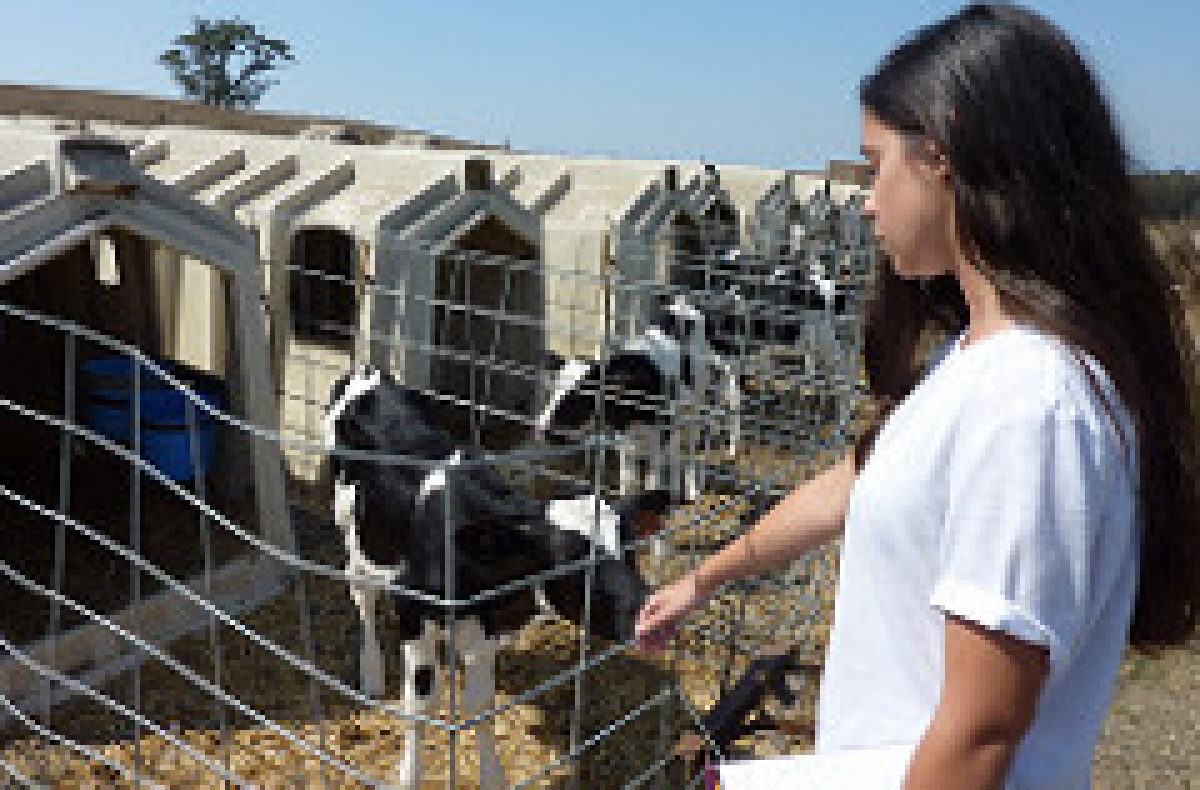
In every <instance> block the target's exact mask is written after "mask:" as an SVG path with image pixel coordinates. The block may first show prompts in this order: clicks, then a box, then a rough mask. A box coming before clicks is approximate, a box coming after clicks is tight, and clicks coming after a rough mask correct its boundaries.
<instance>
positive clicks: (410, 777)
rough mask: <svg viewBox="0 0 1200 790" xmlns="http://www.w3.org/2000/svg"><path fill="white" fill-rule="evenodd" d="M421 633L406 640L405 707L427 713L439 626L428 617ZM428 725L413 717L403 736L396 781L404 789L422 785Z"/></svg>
mask: <svg viewBox="0 0 1200 790" xmlns="http://www.w3.org/2000/svg"><path fill="white" fill-rule="evenodd" d="M421 629H422V630H421V636H420V637H418V638H417V639H414V640H412V641H410V642H405V643H404V646H403V648H402V652H403V654H404V710H405V712H406V713H410V714H414V715H426V714H427V713H428V712H429V710H430V708H431V707H432V703H434V702H435V701H436V700H437V686H438V683H437V661H438V651H437V646H438V645H437V626H436V625H435V624H434V623H433V622H431V621H429V620H426V621H425V622H424V623H423V624H422V626H421ZM424 732H425V724H424V722H421V721H419V720H415V719H414V720H412V721H411V722H410V723H409V725H408V733H407V735H406V737H405V739H404V752H403V753H402V754H401V755H400V767H399V768H398V769H397V770H396V780H397V784H398V785H399V786H400V787H402V788H405V790H419V789H420V787H421V775H422V765H421V741H422V739H423V736H424Z"/></svg>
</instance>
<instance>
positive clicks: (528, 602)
mask: <svg viewBox="0 0 1200 790" xmlns="http://www.w3.org/2000/svg"><path fill="white" fill-rule="evenodd" d="M92 128H93V131H92V132H90V133H86V132H78V131H65V130H61V129H56V128H55V126H54V125H53V124H49V123H46V122H40V121H39V122H34V121H22V120H20V119H17V120H9V121H7V122H4V123H0V143H2V145H0V358H2V359H3V363H4V370H5V375H4V376H3V378H0V431H2V432H3V437H2V439H3V440H2V441H0V523H2V524H3V526H4V528H5V530H6V531H7V532H6V537H7V538H8V540H6V541H5V544H4V545H5V548H4V549H3V550H2V551H0V579H3V583H2V591H0V595H4V596H5V598H4V603H5V606H4V613H3V615H2V616H0V620H3V623H4V625H3V629H2V634H0V646H2V647H3V651H2V652H0V660H2V663H0V769H2V770H3V771H4V772H6V773H7V775H8V776H10V777H12V779H13V781H14V782H15V783H18V784H25V785H31V786H61V787H84V786H96V787H110V786H113V787H137V786H146V787H218V786H231V787H318V786H322V787H347V788H349V787H355V788H358V787H403V788H416V787H418V786H421V787H430V786H436V787H487V788H499V787H554V788H582V787H586V788H609V787H612V788H618V787H620V788H625V787H682V786H689V787H699V786H701V782H702V778H701V774H700V773H699V772H698V771H697V765H696V763H695V760H693V759H692V757H693V756H694V754H695V753H696V752H697V750H699V751H704V750H706V749H707V750H708V751H710V752H713V753H719V754H721V755H723V756H729V755H731V754H739V753H741V754H745V753H757V754H769V753H773V752H778V751H781V750H787V749H796V748H801V747H803V746H805V745H807V744H809V743H810V742H811V733H809V732H808V730H807V727H808V725H809V724H810V723H811V721H812V715H813V709H812V708H813V702H814V696H813V692H815V686H814V685H813V684H812V683H806V682H804V680H803V678H799V680H798V684H797V685H795V687H794V688H793V689H792V691H793V692H794V694H785V695H784V696H785V697H786V699H785V700H784V701H783V702H780V703H779V704H778V705H775V704H774V703H771V704H772V705H774V707H773V708H771V710H769V711H767V713H769V715H770V716H771V717H772V721H773V722H774V723H775V724H773V725H772V727H771V728H770V732H768V733H766V734H762V735H757V736H748V737H746V738H743V739H742V740H741V741H738V742H736V743H733V742H732V739H731V737H730V736H729V735H728V733H730V732H735V731H739V730H738V725H739V724H741V723H744V722H741V721H740V720H739V721H733V720H730V719H729V716H727V715H726V714H725V713H720V715H719V716H718V718H720V719H721V720H720V721H719V722H718V721H716V720H714V719H713V715H715V714H713V712H714V711H718V712H720V711H726V710H728V709H730V704H729V700H728V699H723V698H722V693H723V692H724V691H727V690H729V689H730V688H731V687H733V686H734V685H735V684H736V682H737V680H738V678H739V676H740V675H741V673H742V672H743V670H745V668H746V667H748V666H750V664H751V662H752V661H754V659H756V658H759V657H761V656H762V655H764V653H766V654H770V655H776V654H780V655H786V656H787V658H788V663H787V666H788V667H796V666H807V667H809V668H810V669H811V668H812V661H813V660H814V659H815V658H816V657H819V656H820V655H821V652H822V647H823V643H824V640H825V639H826V638H827V629H828V620H829V618H828V613H829V608H830V606H831V603H832V593H833V578H834V568H833V562H832V558H833V557H835V556H836V547H830V548H827V549H825V550H822V551H821V552H817V553H814V554H813V555H812V556H810V557H808V558H805V559H804V560H803V561H801V562H798V563H796V564H795V565H794V566H793V567H790V568H788V569H786V570H785V571H782V572H780V573H779V574H777V575H775V576H773V577H770V578H767V579H763V580H759V581H756V582H752V583H751V582H748V583H745V584H740V585H736V586H733V587H731V588H729V589H728V590H725V591H723V592H722V593H721V594H720V595H719V596H718V597H717V598H716V599H715V600H714V601H713V603H712V605H711V606H710V607H709V608H708V609H706V610H705V611H704V612H703V613H701V614H700V616H698V617H697V618H696V619H695V621H694V622H692V623H690V624H689V626H688V627H687V628H686V629H685V631H684V632H683V633H682V634H681V636H680V638H679V639H678V640H677V642H676V644H675V646H674V647H673V648H672V649H671V650H669V651H667V652H666V653H665V654H663V655H656V656H645V655H641V654H639V653H638V652H637V651H635V650H633V649H632V647H631V628H632V618H633V615H634V613H635V612H636V611H637V608H638V606H639V605H640V603H641V601H642V600H644V597H645V595H646V593H647V591H648V590H650V589H652V588H653V587H656V586H658V585H660V584H662V583H664V582H667V581H670V580H672V579H674V578H677V577H678V576H679V575H680V574H682V573H684V572H686V571H687V570H688V569H690V568H692V567H694V566H695V565H696V564H698V563H699V562H701V561H702V560H703V558H704V557H705V556H707V555H708V554H710V553H712V552H713V551H716V550H718V549H719V547H721V546H722V545H724V544H725V543H726V542H728V541H729V540H730V539H732V538H733V537H734V536H736V535H737V534H738V532H739V531H740V530H741V529H742V528H744V527H745V526H747V525H748V524H749V523H751V522H752V520H753V519H754V517H755V514H758V513H761V512H763V510H764V509H765V508H766V507H769V506H770V504H771V503H772V502H773V501H774V500H775V499H776V498H777V497H778V496H779V495H780V494H782V493H783V492H784V491H786V490H787V489H788V488H790V487H791V486H793V485H795V484H796V483H798V482H799V481H801V480H803V479H805V478H806V477H808V476H809V475H811V474H813V473H815V472H816V471H819V470H820V469H822V468H824V467H825V466H826V465H828V464H829V463H831V462H832V461H833V460H834V459H835V458H836V457H837V456H838V455H839V454H840V453H841V452H843V451H844V449H845V448H846V446H847V443H848V441H850V440H851V439H852V438H853V432H854V430H855V423H854V421H853V420H852V419H851V418H852V416H853V413H854V407H855V405H856V403H857V402H858V399H859V395H860V390H861V386H860V383H859V377H858V369H857V365H856V363H855V362H854V360H856V359H857V355H858V349H859V338H858V334H857V331H856V326H857V318H858V310H859V304H860V302H861V300H860V294H861V293H862V292H863V290H864V288H865V287H866V286H867V285H868V283H869V279H870V272H871V269H872V266H873V262H874V257H875V251H874V248H873V247H872V246H871V244H870V241H869V238H868V234H867V233H866V227H865V222H864V219H863V217H862V213H861V201H862V198H861V193H860V192H859V191H858V190H856V189H848V190H843V189H842V188H840V187H838V186H836V185H834V186H830V185H829V184H827V183H826V182H823V181H819V180H817V179H814V178H809V177H807V176H802V175H798V174H794V173H787V172H785V171H768V170H755V169H753V168H734V167H729V168H725V167H718V166H714V165H711V164H705V163H689V162H645V161H617V160H602V159H583V158H567V157H556V156H542V155H525V154H518V153H514V152H511V151H497V150H482V149H481V150H425V149H420V148H410V147H403V146H396V145H387V144H369V143H364V142H362V140H361V139H360V140H358V141H357V142H355V138H354V137H353V136H352V135H343V134H336V133H323V132H321V133H318V132H315V131H312V130H310V131H309V132H307V133H305V134H302V135H298V136H288V135H286V134H283V133H279V134H273V135H269V134H259V133H253V132H247V131H240V132H231V131H221V130H219V129H196V128H187V127H180V126H149V125H143V126H135V125H132V124H122V123H120V122H117V121H110V122H106V123H105V124H103V125H99V124H96V125H93V127H92ZM98 131H102V132H103V136H100V135H99V134H97V133H96V132H98ZM812 337H816V338H821V339H822V340H821V343H823V344H824V345H821V346H820V349H818V348H817V345H814V344H813V343H812V342H810V341H809V340H808V338H812ZM818 351H819V353H818ZM818 358H819V359H818ZM827 405H828V406H831V408H826V406H827ZM634 450H636V452H633V451H634ZM614 460H616V461H617V463H616V464H613V463H611V462H612V461H614ZM668 461H669V463H667V464H666V465H667V466H669V467H670V474H669V475H666V476H664V475H662V474H659V472H660V471H661V470H660V469H659V468H657V467H656V466H655V465H656V464H659V463H663V462H668ZM677 473H679V474H677ZM681 480H682V481H684V482H680V481H681ZM779 651H786V653H780V652H779ZM777 663H778V662H777ZM781 666H782V664H781ZM801 674H803V673H801ZM794 680H795V678H794ZM739 693H740V692H739ZM722 702H723V703H724V704H721V703H722ZM776 702H778V700H776ZM734 707H737V706H736V705H735V706H734ZM739 710H740V709H739ZM745 712H746V711H742V713H745ZM738 715H739V716H740V715H741V714H740V713H739V714H738ZM701 725H703V726H701ZM776 725H777V726H776ZM689 733H690V735H688V734H689ZM685 735H688V737H684V736H685ZM681 739H682V740H681ZM689 744H690V746H689Z"/></svg>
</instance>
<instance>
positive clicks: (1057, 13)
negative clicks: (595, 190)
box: [0, 0, 1200, 169]
mask: <svg viewBox="0 0 1200 790" xmlns="http://www.w3.org/2000/svg"><path fill="white" fill-rule="evenodd" d="M961 5H962V4H961V3H959V2H919V1H915V0H913V1H903V0H839V1H838V2H804V0H788V1H787V2H777V1H776V0H742V1H741V2H731V1H730V0H725V1H724V2H715V1H712V0H688V2H683V1H682V0H642V2H632V1H631V0H605V1H604V2H596V1H595V0H593V1H592V2H576V0H557V2H554V1H552V0H508V2H503V3H500V2H491V1H490V0H474V1H473V2H465V1H463V0H426V2H420V3H418V2H410V0H391V1H390V2H375V1H374V0H371V1H370V2H367V1H365V0H348V1H347V2H342V3H330V2H315V1H314V0H261V1H255V2H249V1H248V0H244V1H243V2H230V1H228V0H226V1H225V2H215V1H214V2H179V1H176V0H112V1H111V2H107V3H89V2H84V0H34V1H33V2H25V3H21V4H19V5H18V4H16V3H15V2H11V0H10V3H9V4H8V6H9V7H8V10H7V12H6V14H5V24H4V26H3V28H2V29H0V42H2V46H0V81H5V82H16V83H34V84H48V85H57V86H69V87H83V88H100V89H108V90H116V91H126V92H136V93H148V94H156V95H163V96H176V95H178V91H177V89H176V87H175V85H174V84H173V83H172V82H171V80H170V78H169V75H168V73H167V71H166V70H165V69H164V68H162V67H161V66H159V65H158V64H157V62H156V60H157V56H158V54H159V53H160V52H162V51H163V50H164V49H166V48H167V47H168V46H169V45H170V42H171V40H172V39H173V38H174V37H175V36H176V35H178V34H179V33H182V32H185V31H186V30H188V29H190V26H191V22H190V20H191V18H192V17H193V16H208V17H219V16H241V17H242V18H244V19H246V20H248V21H251V22H254V23H256V24H259V25H261V26H262V28H263V29H264V30H265V31H266V32H267V33H268V34H270V35H273V36H278V37H281V38H285V39H287V40H289V41H291V42H292V44H293V46H294V48H295V52H296V55H297V58H298V60H297V62H296V63H295V64H292V65H290V66H288V67H287V68H286V70H284V71H283V72H281V73H280V75H279V78H280V84H279V85H278V86H276V87H275V88H274V89H273V90H272V91H270V92H269V93H268V94H267V96H266V99H265V100H264V102H263V104H262V105H261V107H262V109H265V110H278V111H289V112H304V113H315V114H327V115H334V116H342V117H351V118H363V119H368V120H374V121H377V122H380V123H384V124H389V125H395V126H401V127H406V128H413V129H425V130H429V131H434V132H440V133H444V134H450V135H454V136H459V137H466V138H470V139H476V140H481V141H484V142H488V143H502V142H504V141H505V140H508V141H511V143H512V144H513V145H514V146H515V147H518V148H523V149H532V150H538V151H548V152H566V153H570V154H583V155H608V156H620V157H632V158H640V157H651V158H691V159H701V158H703V159H707V160H709V161H715V162H720V163H728V164H734V163H736V164H751V165H762V166H770V167H797V168H806V167H818V166H821V165H823V164H824V162H825V161H827V160H828V159H830V158H842V157H854V156H855V155H856V152H857V150H858V146H859V131H858V124H859V108H858V104H857V100H856V89H857V84H858V80H859V79H860V78H861V76H862V75H863V74H865V73H866V72H868V71H870V70H871V68H872V67H873V66H874V65H875V64H876V62H877V61H878V60H879V58H880V57H882V56H883V55H884V54H885V53H886V52H887V50H888V49H889V48H890V47H891V46H892V45H893V44H894V43H895V42H896V41H897V40H898V39H899V38H900V37H902V36H903V35H904V34H906V33H907V32H909V31H911V30H912V29H913V28H915V27H917V26H919V25H922V24H925V23H927V22H930V21H933V20H935V19H938V18H940V17H942V16H945V15H947V14H949V13H951V12H953V11H955V10H957V9H958V8H959V7H961ZM1031 5H1032V7H1034V8H1036V9H1038V10H1040V11H1042V12H1043V13H1045V14H1046V15H1047V16H1049V17H1050V18H1051V19H1053V20H1055V21H1056V22H1058V23H1059V24H1061V25H1062V26H1063V27H1064V28H1065V29H1066V30H1067V31H1068V33H1069V34H1070V35H1071V36H1072V37H1073V38H1074V39H1075V40H1076V41H1077V42H1078V43H1079V44H1080V45H1081V46H1082V47H1083V49H1084V51H1085V53H1086V55H1087V57H1088V58H1089V60H1090V61H1091V62H1092V63H1093V65H1094V66H1095V67H1096V69H1097V71H1098V72H1099V74H1100V76H1101V78H1102V80H1103V81H1104V83H1105V84H1106V86H1107V89H1108V92H1109V95H1110V96H1111V97H1112V99H1113V102H1114V104H1115V106H1116V108H1117V112H1118V115H1119V117H1120V118H1121V120H1122V123H1123V125H1124V128H1125V131H1126V136H1127V139H1128V141H1129V143H1130V147H1131V149H1132V151H1133V153H1134V155H1135V157H1137V158H1138V159H1139V160H1140V161H1143V162H1145V163H1147V164H1148V165H1150V166H1153V167H1174V166H1183V167H1187V168H1189V169H1200V0H1123V1H1118V0H1045V1H1044V2H1032V3H1031Z"/></svg>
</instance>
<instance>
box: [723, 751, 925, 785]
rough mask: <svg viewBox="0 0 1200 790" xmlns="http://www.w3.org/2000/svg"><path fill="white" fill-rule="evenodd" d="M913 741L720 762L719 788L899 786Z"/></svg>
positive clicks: (909, 757) (910, 758)
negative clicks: (897, 744)
mask: <svg viewBox="0 0 1200 790" xmlns="http://www.w3.org/2000/svg"><path fill="white" fill-rule="evenodd" d="M916 749H917V747H916V744H909V745H899V746H884V747H881V748H878V749H852V750H847V751H841V752H831V753H829V754H799V755H794V756H788V757H766V758H763V759H760V760H743V761H738V762H731V763H723V764H722V765H721V767H720V776H721V790H767V789H768V788H772V789H773V788H779V787H787V788H789V790H824V789H825V788H841V787H845V788H854V790H899V788H900V786H901V785H902V784H904V777H905V774H906V773H907V771H908V764H909V762H910V761H911V760H912V756H913V753H914V752H915V751H916Z"/></svg>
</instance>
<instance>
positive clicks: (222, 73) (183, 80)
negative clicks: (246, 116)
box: [158, 18, 295, 108]
mask: <svg viewBox="0 0 1200 790" xmlns="http://www.w3.org/2000/svg"><path fill="white" fill-rule="evenodd" d="M172 43H173V44H174V45H175V48H174V49H168V50H167V51H166V52H164V53H162V54H161V55H159V57H158V62H159V63H161V64H163V65H164V66H166V67H167V69H168V70H170V72H171V77H172V78H173V79H174V80H175V81H176V82H178V83H179V86H180V87H181V88H183V92H184V95H186V96H187V97H188V98H190V99H196V100H198V101H200V102H203V103H204V104H213V105H216V106H218V107H242V108H249V107H253V106H254V105H256V104H258V102H259V101H260V100H261V99H262V97H263V94H265V93H266V92H267V90H268V89H269V88H271V87H272V86H273V85H275V84H277V83H278V80H274V79H271V78H269V77H268V76H267V75H269V74H270V73H271V72H272V71H274V70H276V69H278V68H279V67H280V66H282V65H283V63H284V62H285V61H292V60H295V57H294V56H293V55H292V45H291V44H289V43H288V42H286V41H284V40H282V39H277V38H268V37H267V36H264V35H263V34H261V33H259V32H258V30H256V29H255V27H254V25H251V24H249V23H247V22H244V21H242V20H241V19H236V18H235V19H200V18H196V19H193V20H192V32H190V33H185V34H183V35H181V36H179V37H178V38H176V39H175V41H174V42H172Z"/></svg>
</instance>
